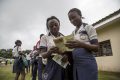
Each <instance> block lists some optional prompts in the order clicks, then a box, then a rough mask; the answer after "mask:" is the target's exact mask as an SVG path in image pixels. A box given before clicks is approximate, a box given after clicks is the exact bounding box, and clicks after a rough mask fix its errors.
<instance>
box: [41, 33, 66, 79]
mask: <svg viewBox="0 0 120 80" xmlns="http://www.w3.org/2000/svg"><path fill="white" fill-rule="evenodd" d="M60 36H62V35H60ZM53 39H55V37H54V36H53V35H52V34H49V35H44V36H42V38H41V43H40V47H45V48H47V50H49V49H50V48H51V47H52V46H55V43H54V41H53ZM63 78H64V69H63V68H62V67H61V66H60V65H59V64H57V63H56V62H55V61H53V59H52V56H50V57H49V58H47V63H46V66H45V70H44V74H43V79H42V80H64V79H63Z"/></svg>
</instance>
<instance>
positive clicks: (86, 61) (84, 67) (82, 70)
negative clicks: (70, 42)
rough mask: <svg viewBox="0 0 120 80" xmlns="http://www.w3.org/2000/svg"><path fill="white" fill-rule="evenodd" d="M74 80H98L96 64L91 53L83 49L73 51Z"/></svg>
mask: <svg viewBox="0 0 120 80" xmlns="http://www.w3.org/2000/svg"><path fill="white" fill-rule="evenodd" d="M73 62H74V63H73V77H74V80H98V68H97V63H96V60H95V58H94V56H93V55H92V53H91V52H90V51H88V50H86V49H84V48H78V49H75V50H74V51H73Z"/></svg>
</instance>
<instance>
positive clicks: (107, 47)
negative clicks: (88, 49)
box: [95, 40, 113, 57]
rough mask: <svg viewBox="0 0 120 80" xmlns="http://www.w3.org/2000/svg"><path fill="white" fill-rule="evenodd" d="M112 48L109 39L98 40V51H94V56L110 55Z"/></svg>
mask: <svg viewBox="0 0 120 80" xmlns="http://www.w3.org/2000/svg"><path fill="white" fill-rule="evenodd" d="M112 55H113V54H112V48H111V43H110V40H105V41H102V42H99V51H98V52H96V53H95V56H96V57H99V56H112Z"/></svg>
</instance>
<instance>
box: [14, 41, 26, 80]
mask: <svg viewBox="0 0 120 80" xmlns="http://www.w3.org/2000/svg"><path fill="white" fill-rule="evenodd" d="M21 44H22V42H21V41H20V40H16V41H15V46H14V49H13V51H12V52H13V58H14V64H13V73H16V75H15V80H18V78H19V76H20V74H21V80H25V65H24V63H23V60H22V56H23V53H22V50H21Z"/></svg>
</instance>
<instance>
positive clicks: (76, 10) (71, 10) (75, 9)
mask: <svg viewBox="0 0 120 80" xmlns="http://www.w3.org/2000/svg"><path fill="white" fill-rule="evenodd" d="M74 11H75V12H77V13H78V14H79V15H80V16H82V13H81V11H80V10H79V9H77V8H72V9H70V11H69V12H68V14H69V13H70V12H74Z"/></svg>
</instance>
